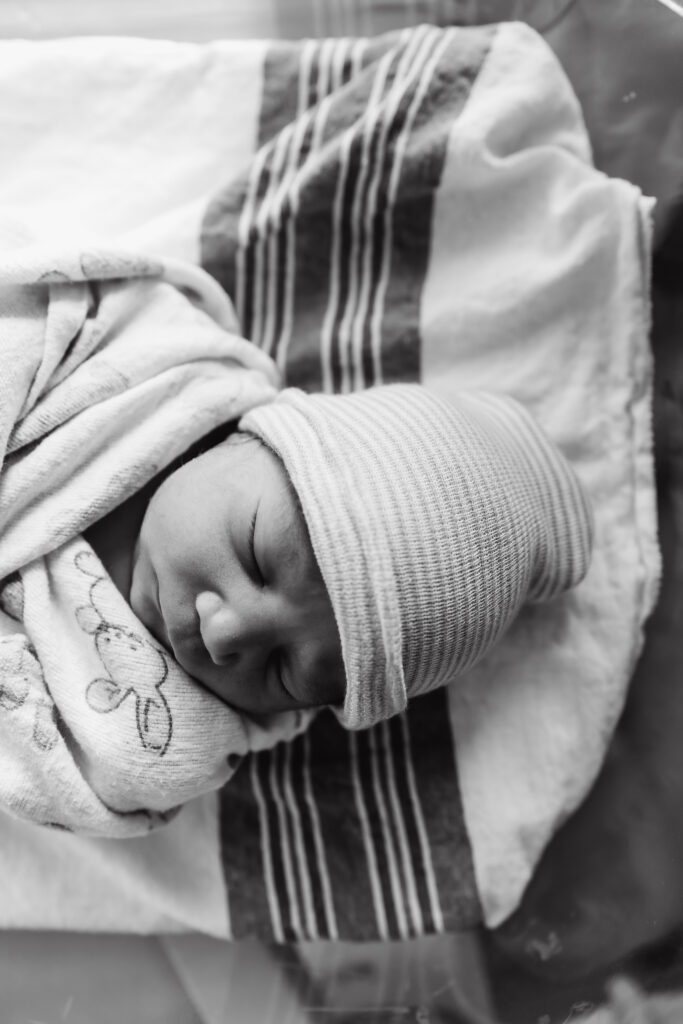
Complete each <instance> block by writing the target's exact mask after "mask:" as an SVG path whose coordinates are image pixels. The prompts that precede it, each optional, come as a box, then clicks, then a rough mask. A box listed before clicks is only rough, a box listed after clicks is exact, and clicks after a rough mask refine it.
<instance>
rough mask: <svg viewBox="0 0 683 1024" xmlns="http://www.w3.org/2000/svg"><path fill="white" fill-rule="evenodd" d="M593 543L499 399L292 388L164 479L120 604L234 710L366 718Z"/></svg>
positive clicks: (548, 585) (401, 701)
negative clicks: (317, 710) (126, 602)
mask: <svg viewBox="0 0 683 1024" xmlns="http://www.w3.org/2000/svg"><path fill="white" fill-rule="evenodd" d="M590 535H591V519H590V512H589V509H588V506H587V503H586V501H585V498H584V495H583V492H582V490H581V487H580V485H579V483H578V481H577V479H576V477H575V476H574V474H573V472H572V471H571V469H570V468H569V466H568V464H567V463H566V461H565V460H564V458H563V457H562V455H561V454H560V453H559V451H558V450H557V449H556V448H555V447H554V445H552V443H551V442H550V441H549V440H548V439H547V438H546V437H545V435H544V434H543V433H542V432H541V431H540V429H539V428H538V426H537V425H536V424H535V423H534V421H533V420H532V419H531V417H530V416H529V415H528V414H527V413H526V412H525V411H524V410H523V409H522V408H521V407H520V406H519V405H518V404H517V403H515V402H513V401H512V400H509V399H505V398H500V397H496V396H493V395H487V394H484V393H481V392H476V393H475V392H471V393H464V392H463V393H460V394H459V395H458V396H456V398H455V399H454V401H452V402H448V403H447V402H444V401H442V400H440V399H438V398H436V397H435V396H433V395H432V394H430V393H429V392H427V391H426V390H425V389H423V388H421V387H420V386H419V385H391V386H387V387H379V388H372V389H370V390H368V391H364V392H360V393H358V394H353V395H345V396H339V395H337V396H331V395H306V394H304V393H303V392H301V391H298V390H296V389H287V390H285V391H283V392H281V393H280V395H278V397H277V398H276V399H275V400H274V401H273V402H272V403H270V404H268V405H264V406H260V407H258V408H256V409H254V410H252V411H251V412H249V413H248V414H247V415H246V416H244V417H243V418H242V420H241V421H240V423H239V429H238V432H236V433H234V434H232V435H231V436H230V437H229V438H228V439H227V440H226V441H225V442H223V443H222V444H220V445H218V446H217V447H216V448H213V449H211V450H209V451H208V452H205V453H204V454H203V455H201V456H199V457H198V458H197V459H194V460H193V461H191V462H189V463H187V464H186V465H184V466H182V467H181V468H180V469H179V470H177V471H176V472H175V473H174V474H172V475H171V476H170V477H169V478H168V479H167V480H166V481H165V482H164V483H163V484H162V485H161V487H160V488H159V490H158V491H157V492H156V494H155V495H154V496H153V498H152V500H151V502H150V504H149V507H148V510H147V514H146V516H145V520H144V522H143V526H142V530H141V533H140V538H139V542H138V547H137V551H136V558H135V567H134V574H133V587H132V591H131V603H132V605H133V608H134V610H135V611H136V612H137V614H138V615H139V616H140V618H142V619H143V621H145V622H146V623H147V625H148V626H149V627H150V629H151V630H152V632H154V633H155V634H156V635H157V636H158V637H159V639H160V640H162V642H164V643H166V644H167V645H168V646H169V647H170V648H171V649H172V650H173V652H174V654H175V657H176V659H177V661H178V662H179V663H180V664H181V665H182V667H183V668H185V669H186V671H187V672H188V673H189V674H190V675H192V676H194V677H195V678H196V679H198V680H199V681H200V682H201V683H203V684H204V685H205V686H207V687H208V688H209V689H210V690H212V691H213V692H214V693H216V694H217V695H218V696H220V697H221V698H222V699H224V700H225V701H227V702H228V703H229V704H231V705H233V706H234V707H236V708H238V709H240V710H243V711H245V712H248V713H251V714H255V715H260V714H267V713H272V712H277V711H284V710H292V709H296V708H302V707H315V706H325V705H331V706H332V707H334V708H335V709H336V712H337V714H338V716H339V718H340V719H341V721H342V722H343V723H344V724H345V725H347V726H348V727H350V728H360V727H364V726H368V725H371V724H373V723H374V722H376V721H379V720H381V719H383V718H386V717H389V716H390V715H392V714H395V713H396V712H398V711H401V710H402V709H403V708H404V707H405V705H406V701H407V698H408V697H409V696H413V695H415V694H418V693H424V692H426V691H428V690H431V689H433V688H434V687H436V686H440V685H443V684H444V683H446V682H448V681H449V680H450V679H452V678H454V677H455V676H456V675H457V674H458V673H460V672H462V671H464V670H465V669H467V668H469V667H471V666H472V665H473V664H474V663H475V661H477V660H478V659H479V658H480V657H481V656H482V655H483V654H484V653H485V652H486V651H487V650H488V649H489V648H490V647H491V646H492V645H493V644H494V643H495V642H496V641H497V640H498V639H500V637H501V636H502V635H503V633H504V632H505V630H506V629H507V628H508V626H509V625H510V624H511V623H512V621H513V620H514V618H515V617H516V615H517V613H518V611H519V609H520V608H521V607H522V605H523V604H524V603H525V602H526V601H529V600H542V599H545V598H548V597H552V596H554V595H556V594H557V593H559V592H560V591H562V590H565V589H567V588H568V587H571V586H574V585H575V584H576V583H578V582H579V581H580V579H581V578H582V577H583V575H584V574H585V572H586V569H587V566H588V560H589V554H590Z"/></svg>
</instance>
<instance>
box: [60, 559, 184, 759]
mask: <svg viewBox="0 0 683 1024" xmlns="http://www.w3.org/2000/svg"><path fill="white" fill-rule="evenodd" d="M74 562H75V565H76V568H77V569H79V570H80V571H81V572H82V573H84V574H85V575H86V576H88V577H89V578H90V579H91V581H92V582H91V583H90V590H89V600H90V604H87V605H83V606H82V607H80V608H77V609H76V619H77V621H78V624H79V626H80V627H81V629H82V630H83V631H84V632H85V633H89V634H90V635H91V636H92V637H93V639H94V641H95V648H96V650H97V653H98V655H99V657H100V661H101V662H102V665H103V666H104V669H105V672H106V673H107V675H106V677H102V678H100V679H94V680H93V681H92V682H91V683H89V684H88V688H87V690H86V694H85V698H86V700H87V702H88V704H89V706H90V707H91V708H92V709H93V711H98V712H99V713H100V714H103V715H104V714H109V713H110V712H111V711H116V710H117V709H118V708H119V707H120V706H121V705H122V704H123V702H124V701H125V700H126V698H127V697H131V698H132V700H133V701H134V702H135V721H136V725H137V731H138V736H139V737H140V743H141V744H142V746H143V748H144V749H145V750H149V751H151V752H153V753H155V754H157V755H158V756H159V757H163V755H164V754H165V753H166V751H167V750H168V746H169V743H170V742H171V736H172V734H173V717H172V715H171V709H170V708H169V706H168V703H167V701H166V698H165V697H164V695H163V693H162V692H161V687H162V686H163V684H164V682H165V680H166V677H167V675H168V663H167V661H166V657H165V655H164V654H163V653H162V651H160V650H159V649H158V648H157V647H155V646H154V645H153V644H151V643H150V642H149V641H148V640H147V639H146V638H145V637H143V636H141V635H140V634H139V633H136V632H135V630H133V629H129V628H128V626H124V625H121V624H120V623H116V622H109V621H108V620H107V619H106V618H105V617H104V615H102V613H101V612H100V611H99V609H98V607H97V597H98V590H99V589H100V588H101V586H102V584H103V583H104V584H106V585H108V586H110V587H111V586H113V584H112V582H111V580H109V578H108V576H106V574H105V573H104V570H103V569H102V567H101V565H100V563H99V561H98V559H97V558H96V557H95V555H94V554H93V553H92V552H90V551H79V553H78V554H77V555H76V557H75V559H74ZM124 680H125V681H124ZM122 681H123V682H122Z"/></svg>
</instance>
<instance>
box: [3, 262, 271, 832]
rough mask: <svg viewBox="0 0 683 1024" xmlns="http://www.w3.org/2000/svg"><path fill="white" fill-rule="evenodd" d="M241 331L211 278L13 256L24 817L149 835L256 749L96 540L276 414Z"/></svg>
mask: <svg viewBox="0 0 683 1024" xmlns="http://www.w3.org/2000/svg"><path fill="white" fill-rule="evenodd" d="M172 281H173V282H175V283H171V282H172ZM185 292H187V294H188V295H192V296H193V297H194V301H190V299H189V298H188V297H187V296H186V294H185ZM210 312H213V313H214V315H215V317H217V319H218V321H222V326H221V325H220V324H219V322H217V320H216V319H214V318H213V317H212V316H211V315H209V314H210ZM233 327H234V317H233V314H232V308H231V305H230V303H229V300H228V299H227V298H226V296H225V295H224V294H223V293H222V292H221V290H220V288H218V286H217V285H216V284H215V282H213V281H211V279H209V278H208V277H207V276H206V275H205V274H203V272H201V271H200V270H198V268H192V267H187V268H183V267H181V266H175V267H171V266H168V265H164V264H163V262H154V261H151V260H144V259H139V258H135V257H127V256H125V255H121V254H117V253H106V252H96V251H82V252H74V253H65V252H63V251H62V252H59V251H54V252H50V251H49V250H47V251H45V250H44V249H41V248H40V247H39V246H36V245H33V246H31V245H24V246H23V247H20V248H15V249H14V250H7V249H6V250H5V251H4V252H3V253H2V256H1V257H0V332H1V333H0V337H1V344H2V368H1V370H0V410H1V413H0V438H1V439H2V455H3V457H2V468H1V470H0V538H1V539H0V579H1V580H2V581H3V584H2V589H1V592H0V594H1V596H0V600H2V604H3V607H4V608H5V610H6V611H7V612H9V613H10V614H11V615H13V616H14V617H15V618H16V619H17V620H18V621H19V622H20V623H21V624H22V626H23V630H22V631H21V632H17V634H16V635H13V636H12V635H10V636H5V637H3V638H2V639H0V804H1V805H2V807H3V809H4V810H6V811H9V812H10V813H13V814H17V815H20V816H22V817H26V818H28V819H29V820H31V821H33V822H36V823H38V824H42V825H51V826H54V827H58V828H61V829H67V830H69V829H75V830H77V831H79V832H82V833H85V834H89V833H90V834H95V835H115V836H125V835H134V834H136V833H140V832H145V831H147V830H148V829H149V828H151V827H153V826H154V825H158V824H160V823H163V822H164V821H165V820H167V819H168V817H169V815H170V814H171V813H173V812H174V811H175V809H176V808H177V806H178V805H179V804H181V803H183V802H185V801H186V800H188V799H190V798H191V797H195V796H197V795H198V794H200V793H203V792H205V791H207V790H209V789H215V788H217V787H218V786H220V785H221V784H222V783H224V782H226V781H227V780H228V779H229V778H230V777H231V775H232V774H233V773H234V771H235V769H236V767H237V766H238V765H239V763H240V761H241V757H242V755H244V754H245V753H246V751H247V750H248V749H249V746H250V738H249V737H250V728H253V727H251V726H250V725H249V723H247V722H246V721H243V719H242V718H241V717H240V716H239V715H238V714H237V713H236V712H234V711H232V710H229V709H228V708H227V707H226V706H225V705H223V704H222V703H220V702H219V701H218V700H217V699H216V698H214V697H212V696H211V695H210V694H208V693H207V692H206V691H204V690H202V689H201V688H200V687H199V686H197V684H196V683H195V682H193V681H192V680H191V679H190V678H189V677H188V676H187V675H186V674H185V673H184V672H183V671H182V670H181V669H180V668H179V667H178V665H177V664H176V663H175V661H174V660H173V658H172V657H171V656H170V655H169V654H168V652H167V651H165V650H164V649H163V648H162V647H160V645H159V644H158V643H157V642H156V641H155V640H154V638H153V637H152V636H151V635H150V634H149V633H148V632H147V630H146V629H145V628H144V626H143V625H142V624H141V623H140V622H139V621H138V620H137V619H136V617H135V615H134V614H133V612H132V611H131V609H130V607H129V606H128V604H127V602H126V601H125V600H124V598H123V596H122V595H121V594H120V593H119V591H118V590H117V589H116V587H115V586H114V584H113V582H112V581H111V579H110V578H109V577H108V574H107V572H106V571H105V569H104V568H103V566H102V564H101V563H100V561H99V560H98V558H97V557H96V555H95V554H94V552H93V551H92V549H90V547H89V545H88V544H87V543H86V541H85V540H84V539H83V537H82V536H81V533H82V531H83V530H84V529H85V528H86V527H88V526H89V525H90V524H91V523H92V522H93V521H94V520H96V519H99V518H100V517H101V516H102V515H103V514H105V513H106V512H108V511H110V510H111V509H112V508H114V507H115V506H117V505H118V504H120V503H121V501H123V500H125V499H126V498H127V497H129V496H130V495H131V494H132V493H133V492H135V491H136V490H138V489H139V488H140V487H141V486H142V485H143V484H144V483H145V482H146V481H149V480H150V479H151V478H152V477H153V476H154V475H155V474H156V473H157V472H158V471H160V470H161V469H163V468H164V467H165V466H167V465H168V463H169V461H170V460H171V459H173V458H174V457H176V456H177V455H180V454H181V453H182V452H184V451H185V450H186V449H187V448H188V447H189V446H190V445H191V444H192V443H193V441H195V440H197V439H198V438H200V437H201V436H203V435H204V434H205V433H207V432H208V431H210V430H211V429H212V428H213V427H215V426H217V425H218V424H221V423H223V422H225V421H226V420H230V419H232V418H233V417H239V416H240V415H241V414H242V413H243V412H244V411H246V410H248V409H249V408H251V407H252V406H254V405H255V404H258V403H262V402H266V401H268V400H269V399H270V398H271V397H272V396H273V394H274V393H275V386H276V384H277V379H278V375H277V372H276V371H275V368H274V366H273V364H272V362H271V360H270V359H269V358H268V357H267V356H265V355H264V354H263V353H261V352H259V351H258V350H257V349H255V348H254V347H253V346H252V345H250V344H249V343H248V342H245V341H244V340H242V339H241V338H239V337H238V336H236V335H235V333H234V331H232V330H229V329H231V328H233ZM289 721H290V716H284V717H283V720H282V722H281V723H279V724H280V725H281V727H282V728H285V729H286V728H287V723H288V722H289ZM275 733H279V730H278V729H275Z"/></svg>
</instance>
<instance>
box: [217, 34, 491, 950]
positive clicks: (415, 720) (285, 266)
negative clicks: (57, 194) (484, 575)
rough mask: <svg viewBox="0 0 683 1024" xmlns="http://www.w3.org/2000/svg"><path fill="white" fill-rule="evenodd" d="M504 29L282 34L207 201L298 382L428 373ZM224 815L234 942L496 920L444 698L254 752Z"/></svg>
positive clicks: (270, 347) (353, 382)
mask: <svg viewBox="0 0 683 1024" xmlns="http://www.w3.org/2000/svg"><path fill="white" fill-rule="evenodd" d="M494 32H495V29H494V28H482V29H467V30H459V29H450V30H440V29H436V28H434V27H428V26H420V27H419V28H416V29H412V30H407V31H405V32H400V33H391V34H389V35H386V36H381V37H379V38H378V39H374V40H357V39H335V40H323V41H313V40H308V41H305V42H303V43H282V44H277V45H275V46H273V47H272V48H271V50H270V52H269V54H268V58H267V60H266V64H265V73H264V91H263V100H262V107H261V118H260V125H259V148H258V151H257V153H256V155H255V157H254V158H253V160H252V162H251V165H250V167H249V169H248V172H247V174H246V175H245V176H244V177H243V178H241V179H240V180H238V181H236V182H232V183H230V184H229V185H227V186H226V188H225V189H223V190H221V192H220V194H219V195H217V196H216V197H215V198H214V200H213V201H212V203H211V204H210V207H209V209H208V210H207V214H206V217H205V219H204V225H203V230H202V263H203V265H204V266H205V267H206V269H208V270H209V271H210V272H211V273H212V274H213V275H214V276H215V277H216V278H217V279H218V280H219V281H220V282H221V284H222V285H223V286H224V287H225V289H226V290H227V291H228V292H229V294H231V295H232V296H233V298H234V300H235V304H236V308H237V312H238V316H239V318H240V321H241V324H242V329H243V332H244V334H245V335H246V336H247V337H250V338H251V339H252V340H253V341H254V342H255V343H256V344H258V345H259V346H261V347H262V348H264V349H265V350H266V351H267V352H269V353H270V354H271V355H272V356H273V357H274V358H275V359H276V361H277V363H278V365H279V366H280V368H281V369H282V370H283V371H284V373H285V376H286V380H287V383H288V384H290V385H297V386H299V387H303V388H305V389H307V390H310V391H316V390H324V391H335V392H339V391H341V392H347V391H351V390H358V389H361V388H364V387H367V386H370V385H372V384H377V383H383V382H389V381H398V380H418V379H419V376H420V337H419V318H420V299H421V292H422V287H423V282H424V277H425V273H426V269H427V263H428V258H429V246H430V236H431V225H432V213H433V199H434V193H435V190H436V188H437V187H438V184H439V181H440V178H441V173H442V168H443V164H444V160H445V155H446V147H447V143H448V135H449V131H450V129H451V127H452V124H453V121H454V120H455V119H457V117H458V116H459V114H460V112H461V111H462V110H463V108H464V106H465V103H466V102H467V98H468V96H469V94H470V90H471V86H472V83H473V82H474V81H475V79H476V77H477V75H478V73H479V70H480V69H481V67H482V64H483V61H484V59H485V57H486V54H487V52H488V50H489V47H490V45H491V40H492V38H493V34H494ZM221 816H222V836H223V860H224V865H225V877H226V881H227V884H228V890H229V903H230V908H229V909H230V916H231V921H232V929H233V934H234V935H235V937H241V936H247V935H256V936H260V937H266V938H275V940H276V941H289V940H296V939H311V938H319V937H327V938H335V937H339V938H348V939H375V938H400V937H406V936H411V935H421V934H426V933H430V932H439V931H442V930H448V929H456V928H462V927H468V926H470V925H471V924H473V923H474V922H475V921H476V920H478V918H479V905H478V901H477V896H476V889H475V884H474V876H473V870H472V863H471V857H470V851H469V846H468V842H467V838H466V834H465V830H464V825H463V821H462V811H461V805H460V796H459V790H458V784H457V778H456V774H455V761H454V756H453V750H452V740H451V733H450V726H449V721H448V710H447V705H446V699H445V695H444V693H443V692H437V693H434V694H431V695H429V696H427V697H424V698H421V699H420V700H417V701H414V702H413V704H412V705H411V707H410V709H409V711H408V713H407V715H405V716H402V717H400V718H398V719H396V720H394V721H392V722H390V723H385V724H383V725H381V726H379V727H377V728H375V729H373V730H369V731H368V732H363V733H358V734H348V733H345V732H344V731H342V730H341V729H340V728H339V726H338V725H337V723H336V721H335V720H334V719H333V717H332V716H330V715H322V716H321V717H320V718H319V719H318V720H317V721H316V722H315V723H314V725H313V727H312V729H311V730H310V731H309V733H308V734H307V735H306V736H303V737H300V738H299V739H297V740H296V741H295V742H294V743H292V744H290V745H287V746H283V747H281V748H277V749H276V750H274V751H271V752H264V753H261V754H258V755H254V756H253V757H252V758H251V759H249V761H248V763H247V765H246V766H245V767H243V768H242V769H241V771H240V772H239V773H238V775H237V776H236V777H235V778H234V779H233V780H232V781H231V783H230V785H229V786H228V787H226V789H225V790H224V791H223V792H222V794H221Z"/></svg>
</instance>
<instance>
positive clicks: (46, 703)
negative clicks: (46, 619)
mask: <svg viewBox="0 0 683 1024" xmlns="http://www.w3.org/2000/svg"><path fill="white" fill-rule="evenodd" d="M36 689H37V690H38V692H39V693H40V692H43V693H44V692H46V691H45V682H44V679H43V671H42V669H41V667H40V662H39V661H38V659H37V658H36V656H35V654H34V653H33V651H32V650H31V649H30V647H29V646H28V644H27V643H26V642H23V643H21V645H13V644H10V643H6V644H3V645H2V646H1V647H0V708H2V710H3V711H17V710H18V709H19V708H22V707H23V706H24V705H25V704H26V702H27V700H29V695H30V693H31V690H34V691H35V690H36ZM30 704H31V705H32V706H33V743H34V745H35V746H36V747H38V749H39V750H44V751H46V750H52V748H53V747H54V746H55V744H56V743H57V741H58V739H59V733H58V731H57V712H56V709H55V706H54V704H53V703H52V701H51V700H49V699H48V698H47V697H38V698H35V699H34V700H31V701H30Z"/></svg>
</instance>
